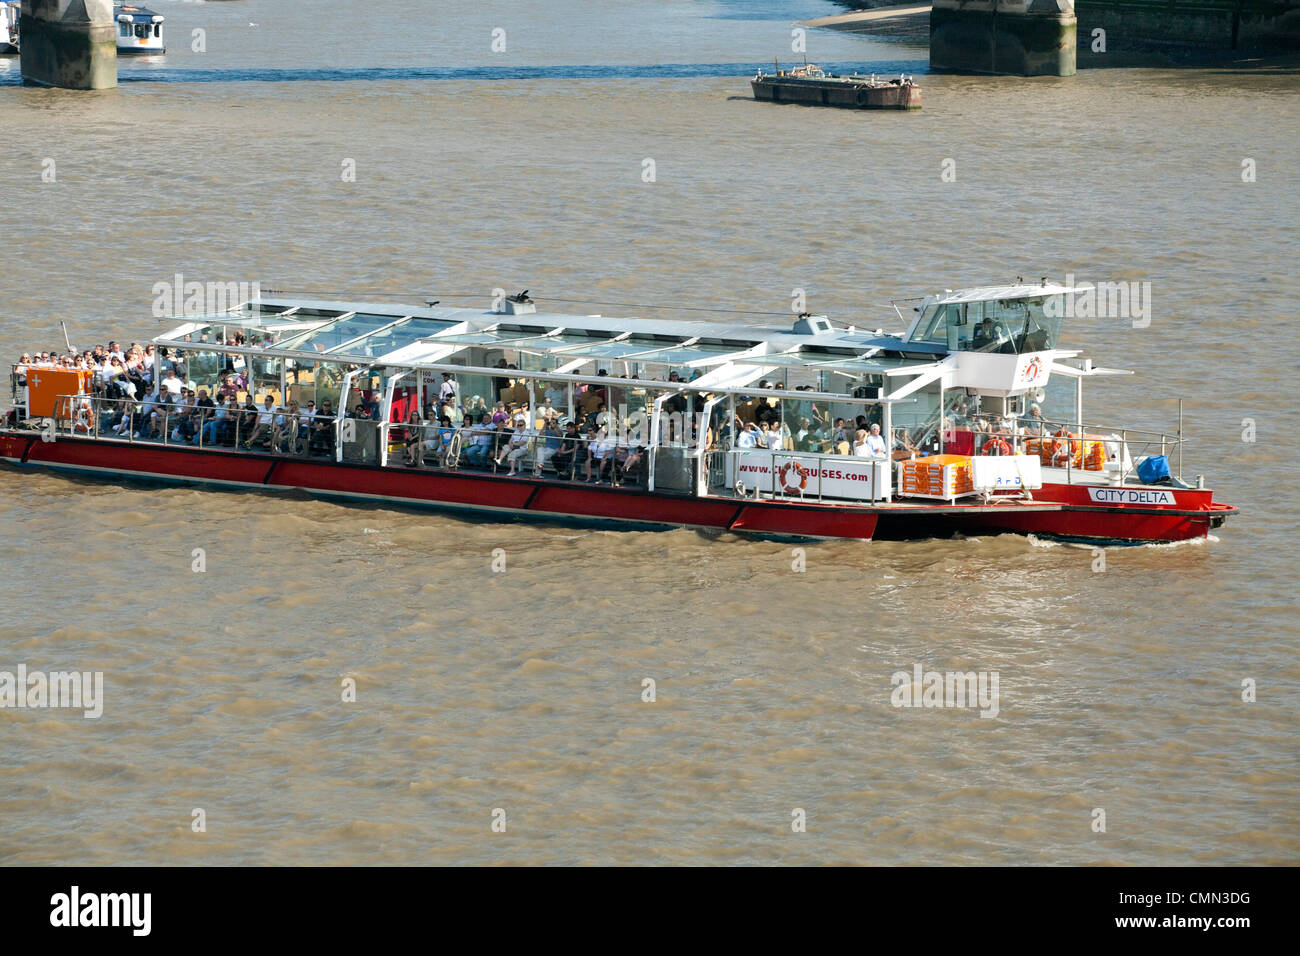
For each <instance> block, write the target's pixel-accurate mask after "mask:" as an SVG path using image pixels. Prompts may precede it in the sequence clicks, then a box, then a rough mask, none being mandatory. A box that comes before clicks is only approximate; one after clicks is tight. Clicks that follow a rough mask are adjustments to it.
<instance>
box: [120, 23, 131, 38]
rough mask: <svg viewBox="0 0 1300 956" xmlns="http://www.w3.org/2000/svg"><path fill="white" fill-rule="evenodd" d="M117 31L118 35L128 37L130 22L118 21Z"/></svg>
mask: <svg viewBox="0 0 1300 956" xmlns="http://www.w3.org/2000/svg"><path fill="white" fill-rule="evenodd" d="M117 33H118V35H119V36H124V37H129V36H130V35H131V24H129V23H119V24H118V25H117Z"/></svg>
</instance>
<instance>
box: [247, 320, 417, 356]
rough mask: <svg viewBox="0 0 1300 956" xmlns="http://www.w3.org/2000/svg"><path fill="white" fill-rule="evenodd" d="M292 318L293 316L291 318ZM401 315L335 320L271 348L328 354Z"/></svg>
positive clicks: (392, 321) (390, 322)
mask: <svg viewBox="0 0 1300 956" xmlns="http://www.w3.org/2000/svg"><path fill="white" fill-rule="evenodd" d="M289 318H292V316H289ZM400 318H401V316H400V315H369V314H367V313H365V312H358V313H357V314H356V315H352V316H349V317H348V318H346V319H335V320H334V321H333V322H327V323H326V324H325V325H322V326H318V327H317V328H314V329H311V330H309V331H307V332H304V333H302V334H301V335H295V336H292V337H290V338H287V339H285V340H284V341H283V342H277V343H276V344H275V345H273V346H271V347H272V348H275V349H296V350H298V351H301V352H327V351H329V350H330V349H332V348H337V347H338V346H340V345H342V344H343V343H344V342H347V341H349V340H350V339H355V338H357V337H358V336H362V335H366V334H367V333H370V332H373V331H375V330H376V329H381V328H383V327H384V326H385V325H391V324H392V323H394V322H396V321H397V320H398V319H400Z"/></svg>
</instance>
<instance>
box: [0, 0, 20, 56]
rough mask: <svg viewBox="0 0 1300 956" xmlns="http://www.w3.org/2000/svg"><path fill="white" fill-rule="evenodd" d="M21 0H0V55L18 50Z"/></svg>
mask: <svg viewBox="0 0 1300 956" xmlns="http://www.w3.org/2000/svg"><path fill="white" fill-rule="evenodd" d="M21 13H22V2H21V0H0V56H3V55H6V54H14V53H17V52H18V18H19V16H20V15H21Z"/></svg>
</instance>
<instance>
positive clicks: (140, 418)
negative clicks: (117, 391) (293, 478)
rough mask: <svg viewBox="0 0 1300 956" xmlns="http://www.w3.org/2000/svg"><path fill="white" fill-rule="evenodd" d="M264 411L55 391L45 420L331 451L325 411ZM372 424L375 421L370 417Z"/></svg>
mask: <svg viewBox="0 0 1300 956" xmlns="http://www.w3.org/2000/svg"><path fill="white" fill-rule="evenodd" d="M264 415H265V410H264V409H263V407H262V406H260V405H259V406H258V409H257V411H253V410H252V409H250V408H247V407H242V406H241V407H238V408H236V409H226V408H224V407H222V406H215V405H214V406H204V407H201V406H197V405H196V406H184V405H178V404H176V403H173V402H167V401H154V400H153V398H152V397H146V398H144V399H132V398H107V397H103V396H96V395H82V394H79V395H59V396H57V397H56V399H55V407H54V415H53V416H52V417H51V419H50V421H51V424H52V432H53V434H54V435H55V436H58V435H68V436H71V437H76V438H94V439H103V440H109V441H125V442H128V443H131V444H134V443H137V442H149V443H154V444H161V445H186V446H189V447H196V448H205V449H212V450H221V449H230V450H244V451H255V452H266V453H269V454H277V455H296V456H306V455H311V454H314V455H330V454H332V453H333V450H334V446H335V437H334V436H335V432H336V429H337V427H338V424H337V422H336V421H335V420H334V419H333V418H332V417H328V416H319V415H310V416H305V415H302V414H301V413H299V414H297V415H295V414H293V413H291V412H289V411H288V410H286V409H279V408H277V409H275V410H274V413H273V415H272V417H271V422H270V423H269V424H266V423H262V422H261V421H260V419H261V418H263V417H264ZM373 424H377V423H373Z"/></svg>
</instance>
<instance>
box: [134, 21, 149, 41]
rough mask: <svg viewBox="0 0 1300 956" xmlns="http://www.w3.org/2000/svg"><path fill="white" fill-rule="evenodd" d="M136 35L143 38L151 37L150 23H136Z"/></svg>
mask: <svg viewBox="0 0 1300 956" xmlns="http://www.w3.org/2000/svg"><path fill="white" fill-rule="evenodd" d="M135 35H136V36H137V37H139V38H140V39H141V40H147V39H148V38H149V24H147V23H137V24H136V25H135Z"/></svg>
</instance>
